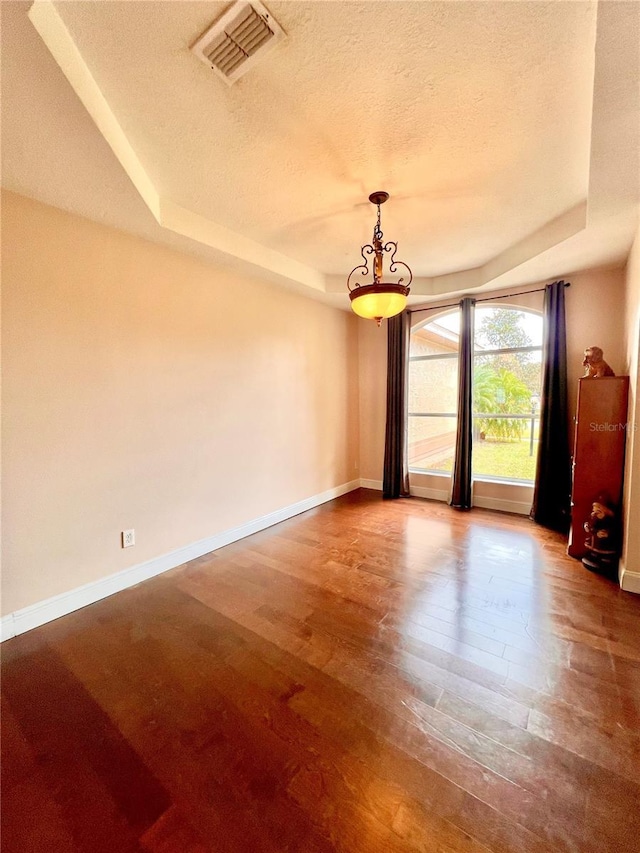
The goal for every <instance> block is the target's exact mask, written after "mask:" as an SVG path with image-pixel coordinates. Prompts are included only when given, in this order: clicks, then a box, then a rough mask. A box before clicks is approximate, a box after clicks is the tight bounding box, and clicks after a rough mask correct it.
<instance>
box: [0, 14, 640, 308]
mask: <svg viewBox="0 0 640 853" xmlns="http://www.w3.org/2000/svg"><path fill="white" fill-rule="evenodd" d="M4 5H6V4H3V6H4ZM9 5H11V6H16V7H18V6H19V7H20V10H19V14H20V15H22V16H24V13H25V8H24V4H9ZM228 6H229V4H228V3H217V2H213V3H202V2H197V3H193V2H115V1H114V2H92V3H87V2H73V0H67V2H63V3H51V2H48V0H42V2H36V3H35V4H33V7H32V8H31V11H30V17H31V21H32V23H33V25H34V26H35V27H36V29H37V31H38V33H39V35H40V37H41V38H42V39H43V41H44V43H45V44H46V45H47V48H48V49H49V51H50V52H51V55H52V56H53V57H54V58H55V61H56V62H57V64H58V65H59V67H60V68H61V69H62V71H63V72H64V74H65V76H66V78H67V80H68V83H70V84H71V86H72V87H73V90H74V91H75V92H76V94H77V96H78V97H79V98H80V100H81V101H82V103H83V104H84V106H85V108H86V109H87V111H88V112H89V114H90V115H91V117H92V119H93V120H94V122H95V123H96V125H97V127H98V128H99V130H100V132H101V133H102V135H103V137H104V139H105V140H106V142H107V143H108V144H109V146H110V147H111V149H112V151H113V152H114V154H115V155H116V157H117V158H118V161H119V162H120V164H121V166H122V167H123V168H124V170H125V172H126V174H127V175H128V176H129V178H130V179H131V181H132V182H133V184H134V186H135V187H136V189H137V191H138V193H139V194H140V196H141V197H142V199H143V200H144V202H145V203H146V205H147V207H148V209H149V210H150V212H151V213H152V215H153V217H154V218H155V220H156V221H157V223H158V224H159V225H160V226H161V227H162V228H163V229H165V230H168V231H170V232H173V233H174V235H175V234H178V235H182V237H183V238H187V239H188V240H190V241H193V240H195V241H197V242H199V243H202V244H203V245H205V246H208V247H210V248H212V249H213V250H214V251H215V252H216V253H218V254H219V255H220V256H221V257H223V258H226V259H228V260H231V261H235V262H238V263H243V264H250V265H251V267H252V268H254V269H262V270H264V271H266V273H267V274H269V275H271V276H275V277H276V278H282V279H284V280H288V281H290V282H295V283H297V284H300V285H303V286H304V287H305V288H310V289H311V290H312V291H316V292H317V293H323V292H331V291H336V292H340V291H341V289H342V288H343V287H344V284H343V282H344V277H345V276H346V275H347V273H348V272H349V271H350V269H351V268H352V267H353V266H355V264H356V263H357V262H358V260H359V256H358V253H359V246H360V244H361V243H363V242H366V241H368V240H369V238H370V235H371V228H372V225H373V219H374V217H373V214H374V210H373V208H372V207H371V205H370V204H369V203H368V202H367V201H366V199H367V196H368V194H369V193H370V192H371V191H373V190H376V189H385V190H387V191H388V192H389V193H390V194H391V200H390V201H389V203H388V204H387V205H386V206H385V207H384V208H383V229H384V231H385V234H386V235H387V236H388V237H389V238H392V239H394V240H397V241H398V243H399V247H400V252H399V256H401V257H402V258H403V259H404V260H406V261H407V262H409V263H410V265H411V266H412V267H413V270H414V274H416V276H417V281H416V286H415V287H414V294H416V295H418V296H419V295H421V294H422V295H426V296H428V295H432V294H436V293H440V292H445V291H450V292H453V291H456V290H461V289H468V288H473V287H487V286H494V287H495V286H499V285H501V284H510V283H512V282H514V281H516V280H517V279H521V280H523V276H524V277H527V276H528V277H529V278H531V277H532V274H533V273H538V272H540V273H541V276H542V277H544V275H547V274H556V273H560V272H561V271H571V270H574V269H577V268H581V267H582V266H586V265H587V263H588V264H591V265H594V263H595V264H598V263H611V262H616V261H621V260H623V258H624V256H625V254H626V252H627V251H628V248H629V243H630V239H631V235H632V233H633V223H634V217H635V215H636V214H637V203H638V187H637V184H638V168H637V167H638V159H637V158H638V138H637V137H638V127H639V126H640V111H639V109H638V88H637V87H638V82H637V81H638V77H637V75H638V48H637V44H638V43H639V42H638V38H639V33H638V20H639V18H640V15H639V14H638V12H639V11H640V10H639V8H638V5H637V4H625V3H600V4H599V5H598V4H596V3H595V2H572V3H540V2H518V3H503V2H495V3H491V2H489V3H474V2H460V3H439V2H354V3H349V2H340V3H334V2H294V0H288V2H273V3H269V4H268V7H269V11H270V12H271V14H272V15H273V16H274V17H275V18H276V20H277V21H278V22H279V23H280V25H281V26H282V27H283V29H284V30H285V32H286V34H287V38H286V40H285V41H283V42H282V43H280V44H278V45H277V46H276V47H275V48H274V49H273V50H272V51H271V52H270V53H269V55H268V56H266V57H265V58H264V59H263V61H262V62H261V63H260V64H258V65H256V66H255V67H254V68H252V69H250V71H249V72H248V73H247V74H246V76H244V77H243V78H242V79H240V80H239V81H238V82H237V83H235V84H234V85H233V86H230V87H229V86H227V85H226V84H225V83H224V82H223V81H221V80H220V79H218V78H217V77H216V76H215V75H214V74H212V73H211V72H210V71H209V70H208V69H207V68H206V67H205V66H204V65H203V64H202V63H200V62H198V60H197V59H196V58H195V57H194V56H193V54H192V53H191V52H190V51H189V47H190V45H191V44H193V42H194V41H195V40H196V39H197V37H198V36H199V35H200V34H201V33H202V32H203V31H204V30H206V29H207V27H208V26H209V25H210V24H211V22H212V21H213V20H215V19H216V18H217V17H218V16H219V15H221V14H222V13H223V12H224V11H225V10H226V9H227V8H228ZM13 15H15V16H17V15H18V11H14V12H13ZM3 17H4V9H3ZM20 25H21V24H18V22H17V21H16V23H15V26H16V27H18V26H20ZM9 37H11V32H10V33H9ZM39 49H42V46H41V45H39ZM26 59H27V57H25V56H24V55H23V56H22V57H21V58H20V62H22V63H24V62H25V60H26ZM16 61H17V58H16ZM49 61H50V60H49ZM10 71H11V69H10ZM13 74H14V76H15V74H16V69H13ZM10 79H11V78H10ZM68 83H67V84H66V85H68ZM42 85H43V86H46V85H47V83H46V81H42ZM4 120H5V122H6V121H7V118H6V117H4ZM9 120H11V115H9ZM23 123H24V120H23ZM25 130H26V128H25ZM10 133H11V132H10ZM12 150H13V148H12V146H11V137H10V154H11V152H12ZM16 159H17V158H16ZM12 164H13V159H12V158H11V157H10V166H12ZM634 167H635V172H634ZM14 168H15V169H16V171H17V173H18V174H19V173H20V165H19V164H17V166H16V167H14ZM3 171H5V170H3ZM11 171H12V168H10V169H9V172H10V173H11ZM22 180H23V181H24V178H22ZM14 183H15V182H14ZM9 184H10V185H11V175H10V180H9ZM17 188H18V189H19V187H17ZM581 241H582V242H583V243H584V245H583V246H582V247H581V246H580V243H581ZM598 247H599V248H598ZM580 258H585V259H586V260H587V263H581V262H580ZM553 264H555V268H554V270H553V272H545V270H546V269H547V267H549V266H550V265H553ZM558 264H560V267H558ZM567 264H568V266H567ZM533 277H537V275H535V276H533ZM345 304H346V303H345Z"/></svg>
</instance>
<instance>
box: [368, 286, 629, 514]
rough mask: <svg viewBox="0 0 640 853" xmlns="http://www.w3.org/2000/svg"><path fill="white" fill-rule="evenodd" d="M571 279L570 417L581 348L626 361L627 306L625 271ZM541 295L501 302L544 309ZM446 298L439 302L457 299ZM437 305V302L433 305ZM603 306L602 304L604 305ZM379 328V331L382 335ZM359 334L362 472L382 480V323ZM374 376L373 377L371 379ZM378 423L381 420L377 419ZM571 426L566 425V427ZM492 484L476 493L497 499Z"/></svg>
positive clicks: (521, 496)
mask: <svg viewBox="0 0 640 853" xmlns="http://www.w3.org/2000/svg"><path fill="white" fill-rule="evenodd" d="M564 278H566V279H567V280H568V281H570V282H571V287H569V288H567V290H566V291H565V294H566V312H567V313H566V316H567V359H568V367H569V369H568V374H569V385H570V400H569V410H570V414H571V416H573V412H574V411H575V401H576V394H577V385H578V383H577V380H578V378H579V377H580V376H581V375H582V372H583V368H582V358H583V350H584V349H585V347H587V346H589V345H591V344H596V345H598V346H601V347H602V348H603V349H604V353H605V358H606V359H607V361H609V363H610V364H611V366H612V367H613V369H614V370H615V371H616V372H617V373H620V372H622V371H623V368H624V365H625V344H624V339H623V335H622V333H621V329H622V321H621V318H622V316H623V313H624V307H625V276H624V270H622V269H614V270H587V271H585V272H580V273H575V274H573V275H571V276H564ZM547 283H548V282H534V283H531V284H530V285H525V286H523V287H518V288H515V290H518V291H519V290H526V289H527V287H530V288H532V289H533V288H536V287H542V286H543V285H544V284H547ZM477 295H478V298H484V297H486V296H491V295H493V294H492V293H490V292H486V293H481V294H477ZM543 296H544V294H543V293H532V294H530V295H527V296H519V297H515V298H513V299H502V300H500V302H499V303H495V304H499V305H516V306H518V307H521V308H530V309H533V310H537V311H542V303H543ZM459 298H460V297H456V298H455V299H446V301H443V302H441V303H440V304H449V303H450V302H456V301H458V300H459ZM435 304H436V305H437V304H438V303H435ZM603 306H606V308H603ZM439 313H443V312H442V311H440V310H438V309H437V308H435V309H434V310H433V311H430V312H424V313H421V314H416V315H414V320H415V322H416V323H423V322H425V320H426V319H428V318H430V317H433V316H435V315H437V314H439ZM381 332H382V334H381ZM359 335H360V344H359V346H360V421H361V424H362V429H364V425H365V424H367V436H368V438H369V440H368V441H364V439H363V444H362V452H361V470H362V476H363V477H366V478H369V479H371V480H377V481H379V480H381V479H382V464H383V459H384V418H385V402H384V401H385V395H386V385H385V376H386V332H385V330H384V327H383V328H382V329H376V328H375V324H374V323H371V324H366V323H364V322H363V323H361V324H360V327H359ZM373 374H375V381H373ZM380 421H381V422H380ZM569 429H570V427H569ZM411 480H412V485H415V486H416V487H417V488H421V489H434V490H440V491H441V490H442V489H443V488H445V489H446V488H448V485H443V480H442V478H441V477H437V476H433V475H428V474H413V475H412V477H411ZM498 488H499V489H500V490H502V491H503V492H504V496H505V499H506V500H512V501H515V502H516V503H523V502H526V501H527V500H530V495H531V492H532V489H531V488H530V487H526V486H519V487H509V488H506V487H502V486H498ZM495 491H496V486H495V484H491V483H482V484H476V486H475V489H474V494H475V495H476V496H480V497H485V498H487V500H495V499H496V494H495Z"/></svg>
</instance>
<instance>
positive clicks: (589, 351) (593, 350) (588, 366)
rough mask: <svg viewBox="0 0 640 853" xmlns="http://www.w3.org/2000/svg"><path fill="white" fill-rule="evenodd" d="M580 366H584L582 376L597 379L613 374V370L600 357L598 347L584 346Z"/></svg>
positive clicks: (600, 353) (600, 351)
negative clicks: (582, 359)
mask: <svg viewBox="0 0 640 853" xmlns="http://www.w3.org/2000/svg"><path fill="white" fill-rule="evenodd" d="M582 366H583V367H584V368H585V371H584V377H583V378H587V377H588V378H590V379H599V378H600V377H601V376H615V373H614V372H613V370H611V368H610V367H609V365H608V364H607V362H606V361H605V360H604V358H603V357H602V350H601V349H600V347H587V348H586V350H585V351H584V361H583V362H582Z"/></svg>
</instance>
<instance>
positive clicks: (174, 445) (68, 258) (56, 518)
mask: <svg viewBox="0 0 640 853" xmlns="http://www.w3.org/2000/svg"><path fill="white" fill-rule="evenodd" d="M3 203H4V207H3V223H2V225H3V229H2V237H3V291H4V292H3V302H4V306H3V307H4V310H3V324H4V335H3V373H4V382H3V406H4V408H3V416H4V429H3V475H4V483H3V485H4V494H3V514H4V525H3V529H4V543H3V544H4V565H3V593H4V594H3V604H2V613H8V612H12V611H14V610H16V609H19V608H22V607H25V606H26V605H29V604H32V603H35V602H38V601H40V600H42V599H45V598H47V597H49V596H52V595H55V594H57V593H60V592H64V591H67V590H70V589H72V588H75V587H77V586H79V585H81V584H85V583H88V582H90V581H94V580H96V579H99V578H101V577H104V576H106V575H109V574H111V573H114V572H117V571H119V570H121V569H124V568H127V567H129V566H131V565H135V564H138V563H140V562H143V561H145V560H148V559H151V558H153V557H156V556H159V555H161V554H164V553H167V552H170V551H172V550H174V549H176V548H179V547H181V546H185V545H187V544H190V543H192V542H195V541H197V540H199V539H203V538H206V537H209V536H212V535H215V534H216V533H218V532H221V531H224V530H226V529H229V528H233V527H235V526H238V525H240V524H242V523H244V522H247V521H249V520H252V519H254V518H256V517H259V516H261V515H264V514H266V513H269V512H272V511H274V510H277V509H279V508H282V507H284V506H287V505H289V504H292V503H294V502H296V501H299V500H302V499H304V498H307V497H310V496H312V495H315V494H318V493H320V492H322V491H324V490H327V489H329V488H332V487H334V486H337V485H340V484H342V483H346V482H348V481H350V480H353V479H355V478H357V477H358V476H359V471H358V446H359V444H358V349H357V347H358V344H357V323H358V320H357V319H356V318H355V317H353V316H351V315H350V314H348V313H346V312H343V311H339V310H336V309H333V308H329V307H326V306H324V305H321V304H319V303H317V302H314V301H311V300H309V299H306V298H304V297H300V296H296V295H294V294H291V293H289V292H286V291H284V290H282V289H278V288H276V287H273V286H270V285H266V284H264V283H263V282H259V281H257V280H253V279H251V278H248V277H246V278H241V277H239V276H238V275H237V274H235V273H230V272H228V271H224V270H222V269H217V268H215V267H212V266H209V265H206V264H204V263H203V262H201V261H199V260H197V259H195V258H192V257H190V256H187V255H182V254H180V253H178V252H175V251H172V250H169V249H167V248H164V247H160V246H157V245H155V244H152V243H149V242H146V241H143V240H141V239H139V238H136V237H133V236H130V235H128V234H124V233H121V232H118V231H115V230H111V229H108V228H105V227H104V226H101V225H97V224H95V223H93V222H89V221H87V220H84V219H80V218H78V217H76V216H72V215H69V214H67V213H63V212H62V211H60V210H56V209H55V208H51V207H46V206H44V205H42V204H39V203H37V202H34V201H31V200H28V199H25V198H22V197H20V196H16V195H13V194H10V193H7V194H5V195H4V196H3ZM382 381H383V382H384V377H383V378H382ZM131 527H132V528H135V531H136V540H137V541H136V545H135V547H133V548H130V549H126V550H122V549H121V547H120V531H121V530H123V529H125V528H131Z"/></svg>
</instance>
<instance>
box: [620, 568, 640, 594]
mask: <svg viewBox="0 0 640 853" xmlns="http://www.w3.org/2000/svg"><path fill="white" fill-rule="evenodd" d="M618 579H619V581H620V588H621V589H623V590H624V591H625V592H635V593H637V594H638V595H640V572H630V571H629V570H628V569H627V568H626V566H624V565H623V563H622V562H620V570H619V572H618Z"/></svg>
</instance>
